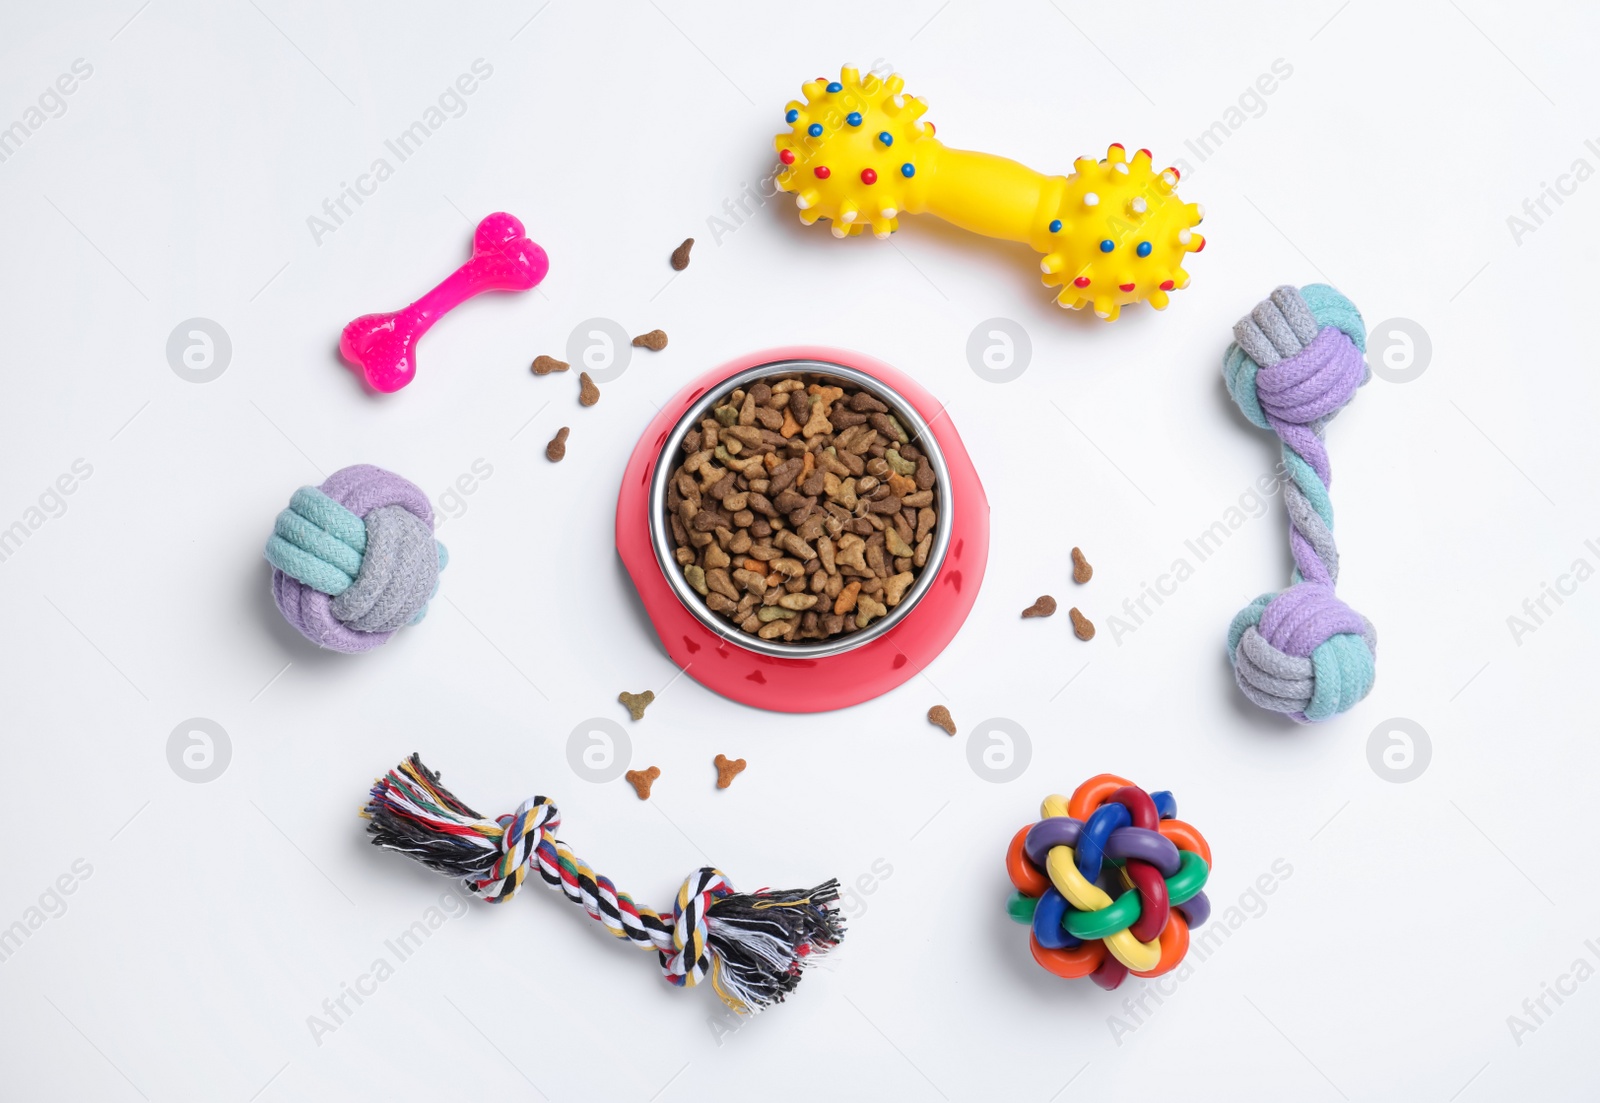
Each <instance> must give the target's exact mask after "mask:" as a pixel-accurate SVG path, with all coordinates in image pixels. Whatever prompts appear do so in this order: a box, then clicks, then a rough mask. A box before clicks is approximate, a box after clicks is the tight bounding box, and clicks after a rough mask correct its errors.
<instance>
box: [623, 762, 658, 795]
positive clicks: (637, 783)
mask: <svg viewBox="0 0 1600 1103" xmlns="http://www.w3.org/2000/svg"><path fill="white" fill-rule="evenodd" d="M622 776H623V777H625V778H627V779H628V784H629V785H631V786H633V791H634V792H635V793H637V794H638V795H639V799H640V800H649V799H650V786H652V785H654V784H655V783H656V778H658V777H660V776H661V770H660V768H659V767H656V766H652V767H650V768H649V769H648V770H629V771H628V772H627V773H625V774H623V775H622Z"/></svg>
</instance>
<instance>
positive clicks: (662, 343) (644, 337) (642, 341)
mask: <svg viewBox="0 0 1600 1103" xmlns="http://www.w3.org/2000/svg"><path fill="white" fill-rule="evenodd" d="M633 343H634V346H635V347H636V348H642V349H649V350H650V351H651V352H660V351H661V350H662V349H664V348H666V347H667V333H666V330H662V329H652V330H651V331H650V332H649V333H641V334H639V336H637V337H635V338H634V339H633Z"/></svg>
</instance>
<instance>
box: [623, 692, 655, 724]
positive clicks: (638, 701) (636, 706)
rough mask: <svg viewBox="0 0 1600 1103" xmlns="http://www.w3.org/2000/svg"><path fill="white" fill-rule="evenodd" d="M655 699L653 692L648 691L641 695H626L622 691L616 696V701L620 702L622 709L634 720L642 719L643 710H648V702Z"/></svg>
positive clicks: (626, 693)
mask: <svg viewBox="0 0 1600 1103" xmlns="http://www.w3.org/2000/svg"><path fill="white" fill-rule="evenodd" d="M655 699H656V695H655V692H654V691H653V690H648V689H647V690H645V691H644V692H643V693H628V692H627V691H623V692H622V693H619V694H617V700H619V701H621V702H622V704H623V707H624V708H626V709H627V710H628V715H629V716H631V717H633V718H634V719H635V720H643V719H644V710H645V709H647V708H649V707H650V702H651V701H654V700H655Z"/></svg>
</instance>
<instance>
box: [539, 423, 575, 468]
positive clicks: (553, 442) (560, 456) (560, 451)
mask: <svg viewBox="0 0 1600 1103" xmlns="http://www.w3.org/2000/svg"><path fill="white" fill-rule="evenodd" d="M569 432H571V430H570V429H568V428H567V427H566V426H565V425H563V426H562V427H561V428H560V429H558V430H556V435H555V436H553V437H551V438H550V443H549V444H547V445H545V446H544V455H545V459H547V460H549V461H550V462H551V463H560V462H561V461H562V460H564V459H566V458H567V434H568V433H569Z"/></svg>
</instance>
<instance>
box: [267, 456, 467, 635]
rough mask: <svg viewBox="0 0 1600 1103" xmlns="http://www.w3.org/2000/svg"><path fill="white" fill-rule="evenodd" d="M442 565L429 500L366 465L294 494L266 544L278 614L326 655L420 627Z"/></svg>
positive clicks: (441, 547) (442, 555) (444, 556)
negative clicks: (329, 650)
mask: <svg viewBox="0 0 1600 1103" xmlns="http://www.w3.org/2000/svg"><path fill="white" fill-rule="evenodd" d="M448 560H449V556H448V555H447V554H446V552H445V549H444V545H443V544H441V543H439V542H438V541H437V540H435V539H434V538H433V508H432V507H431V506H430V505H429V504H428V496H427V495H426V494H424V493H423V492H422V491H421V490H419V489H418V488H417V487H416V486H415V485H414V484H412V483H410V482H408V481H406V480H405V479H402V478H401V477H400V476H399V475H395V474H393V473H392V472H388V471H385V470H384V469H383V468H381V467H373V466H371V465H370V464H357V465H356V466H354V467H346V468H343V469H341V470H339V471H335V472H334V473H333V474H332V475H329V476H328V478H327V481H325V482H324V483H323V484H322V485H321V486H320V487H315V486H303V487H301V488H300V489H299V490H297V491H295V492H294V496H293V497H292V498H290V499H289V508H288V509H286V510H284V511H283V512H282V513H280V514H278V520H277V523H276V524H274V525H273V527H272V536H271V538H270V539H268V541H267V562H269V563H271V564H272V596H273V599H274V600H275V601H276V602H277V603H278V611H279V612H281V613H282V614H283V617H284V619H285V620H287V621H288V622H289V623H290V624H292V625H294V627H295V629H296V630H297V631H299V633H300V634H301V635H302V636H304V637H305V638H306V639H308V640H310V641H311V642H312V643H315V644H317V645H319V646H321V647H326V648H329V649H331V650H333V651H344V652H356V651H370V650H371V649H372V648H374V647H377V646H378V645H379V644H382V643H386V642H388V640H389V637H391V636H393V635H394V634H395V633H396V632H397V631H399V630H400V629H401V628H403V627H405V626H406V625H408V624H415V623H417V621H419V620H421V619H422V617H423V615H424V614H425V613H426V612H427V609H428V600H429V599H430V598H432V597H433V595H434V593H435V592H436V591H437V590H438V589H439V572H440V571H442V570H443V569H444V566H445V563H446V562H448Z"/></svg>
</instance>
